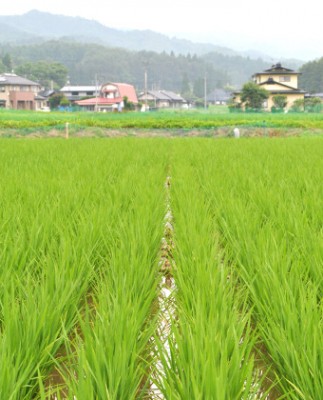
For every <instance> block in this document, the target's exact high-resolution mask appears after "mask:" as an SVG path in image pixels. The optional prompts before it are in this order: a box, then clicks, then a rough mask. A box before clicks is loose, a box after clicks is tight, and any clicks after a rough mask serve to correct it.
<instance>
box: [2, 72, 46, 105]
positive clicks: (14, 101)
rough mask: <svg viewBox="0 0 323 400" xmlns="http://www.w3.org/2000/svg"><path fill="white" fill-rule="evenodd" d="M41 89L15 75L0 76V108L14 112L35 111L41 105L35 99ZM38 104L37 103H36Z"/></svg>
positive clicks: (37, 85) (35, 84) (38, 85)
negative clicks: (13, 110)
mask: <svg viewBox="0 0 323 400" xmlns="http://www.w3.org/2000/svg"><path fill="white" fill-rule="evenodd" d="M40 89H41V87H40V84H39V83H36V82H33V81H30V80H29V79H26V78H23V77H21V76H18V75H16V74H1V75H0V107H2V108H8V109H15V110H37V109H38V107H41V106H42V104H41V103H40V102H39V100H40V99H36V98H37V94H38V92H39V91H40ZM38 102H39V103H38Z"/></svg>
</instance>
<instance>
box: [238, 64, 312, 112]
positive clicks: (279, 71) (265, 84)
mask: <svg viewBox="0 0 323 400" xmlns="http://www.w3.org/2000/svg"><path fill="white" fill-rule="evenodd" d="M299 75H300V72H296V71H293V70H292V69H289V68H285V67H283V66H282V65H281V64H280V63H278V64H275V65H273V66H272V67H271V68H269V69H266V70H265V71H264V72H258V73H256V74H254V75H253V76H252V78H253V81H254V82H255V83H256V84H257V85H259V86H261V87H262V88H264V89H266V90H267V91H268V92H269V98H268V99H267V100H266V101H265V103H264V109H265V110H266V111H271V109H272V107H273V106H274V102H273V97H274V96H276V95H283V96H286V101H287V104H286V109H289V108H291V106H292V105H293V103H294V101H295V100H298V99H302V100H304V95H305V91H304V90H301V89H299V88H298V77H299ZM240 94H241V92H235V93H234V97H233V100H234V101H235V102H240Z"/></svg>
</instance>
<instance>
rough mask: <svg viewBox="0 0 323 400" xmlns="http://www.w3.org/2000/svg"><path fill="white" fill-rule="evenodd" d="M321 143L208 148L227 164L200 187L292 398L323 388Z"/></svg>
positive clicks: (207, 168)
mask: <svg viewBox="0 0 323 400" xmlns="http://www.w3.org/2000/svg"><path fill="white" fill-rule="evenodd" d="M322 145H323V144H322V141H321V140H320V139H316V140H315V141H312V140H311V141H308V140H304V139H297V140H293V139H289V140H288V141H287V140H280V141H279V142H266V141H256V142H253V143H251V142H249V143H247V142H239V143H236V142H234V143H232V145H231V146H223V145H222V144H219V148H218V149H215V147H214V148H211V147H210V149H205V148H204V149H203V150H204V153H203V154H204V157H205V158H207V159H209V160H211V159H212V160H214V159H215V158H218V159H219V162H220V163H221V161H222V163H221V164H222V166H221V167H218V164H215V163H214V162H212V161H210V162H209V163H208V164H207V165H206V164H205V165H204V166H203V168H204V171H201V173H200V174H201V178H200V179H201V187H202V188H203V191H205V193H207V195H208V198H210V199H212V200H211V201H212V203H213V204H214V213H215V215H216V219H217V221H218V229H219V232H220V234H221V237H222V247H223V248H224V249H225V254H226V256H227V257H229V259H230V260H231V263H232V266H233V267H234V268H235V270H236V271H237V272H238V273H239V275H240V279H241V280H240V285H241V286H245V288H246V290H247V293H249V300H248V302H249V304H250V307H252V309H253V312H252V319H253V321H254V322H253V323H254V324H256V326H257V327H258V329H259V331H260V336H261V338H262V341H263V344H264V347H265V349H266V354H264V355H263V356H264V357H265V358H267V364H268V365H272V370H273V373H275V374H276V377H277V381H278V382H279V385H280V390H281V392H282V394H283V395H285V396H287V397H288V398H290V399H300V398H302V399H317V398H320V396H321V393H322V392H323V375H322V371H321V370H322V368H321V365H322V357H323V353H322V348H323V347H322V337H323V336H322V333H323V331H322V328H323V324H322V306H321V297H322V277H323V275H322V268H321V266H322V256H323V247H322V221H323V213H322V207H321V205H320V200H319V199H320V198H321V197H322V187H321V185H320V184H319V182H321V180H322V172H321V171H322V168H321V164H322V161H321V151H322ZM228 160H230V163H228ZM225 166H227V170H226V171H225ZM203 168H201V170H202V169H203ZM224 175H225V177H226V178H225V179H223V178H221V177H222V176H224ZM206 176H207V177H208V178H207V179H206Z"/></svg>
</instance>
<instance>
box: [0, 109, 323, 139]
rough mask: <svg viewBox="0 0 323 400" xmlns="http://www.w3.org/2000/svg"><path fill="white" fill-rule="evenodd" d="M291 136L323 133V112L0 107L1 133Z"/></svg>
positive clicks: (40, 134) (19, 134)
mask: <svg viewBox="0 0 323 400" xmlns="http://www.w3.org/2000/svg"><path fill="white" fill-rule="evenodd" d="M67 123H68V125H69V133H70V135H71V136H76V137H81V136H99V137H106V136H109V137H111V136H122V135H130V136H131V135H139V136H149V135H155V136H156V135H166V136H228V135H232V130H233V128H234V127H238V128H239V129H241V132H242V134H243V136H289V135H304V134H305V135H306V134H313V133H322V132H323V114H322V113H321V114H314V113H302V114H296V113H293V114H271V113H253V114H248V113H237V114H234V113H216V112H208V111H198V110H197V111H183V110H182V111H168V112H166V111H158V112H148V113H140V112H129V113H89V112H81V113H76V112H74V113H73V112H51V113H42V112H24V111H6V110H0V134H1V136H7V137H9V136H19V137H21V136H33V137H35V136H36V137H43V136H61V135H64V132H65V129H66V124H67Z"/></svg>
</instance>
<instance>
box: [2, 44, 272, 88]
mask: <svg viewBox="0 0 323 400" xmlns="http://www.w3.org/2000/svg"><path fill="white" fill-rule="evenodd" d="M7 53H9V54H10V57H11V60H12V69H13V70H14V71H16V72H19V70H20V66H22V65H23V64H26V63H29V62H33V63H35V62H39V61H47V62H59V63H61V64H63V65H64V66H65V67H66V68H67V70H68V76H69V80H70V82H71V83H72V84H93V82H94V81H95V79H96V77H97V79H98V80H99V81H118V82H119V81H121V82H128V83H130V84H133V85H135V87H136V88H138V90H140V89H142V88H143V84H144V68H145V66H146V67H147V73H148V85H149V89H152V88H155V89H158V88H160V89H166V90H167V89H168V90H174V91H177V92H180V93H185V92H188V91H189V90H191V91H193V90H194V92H195V93H197V94H200V93H201V91H202V93H203V90H204V77H206V78H207V85H208V92H211V91H212V90H214V89H215V88H223V87H225V86H227V85H230V86H234V87H239V86H241V85H242V84H243V83H244V82H246V81H247V80H249V79H250V77H251V75H252V74H253V73H255V72H257V71H262V70H263V69H266V68H268V63H266V62H264V61H262V60H251V59H248V58H245V57H240V56H234V57H230V56H225V55H223V54H219V53H209V54H206V55H205V56H201V57H198V56H196V55H194V56H191V55H186V56H184V55H175V54H173V53H171V54H167V53H166V52H163V53H156V52H152V51H139V52H135V51H128V50H125V49H120V48H119V49H118V48H109V47H105V46H102V45H94V44H87V43H75V42H69V41H64V40H52V41H48V42H44V43H41V44H35V45H30V46H9V47H8V46H7V45H6V46H0V55H1V54H7ZM3 68H4V67H3ZM0 72H1V63H0ZM34 79H35V77H34Z"/></svg>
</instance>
